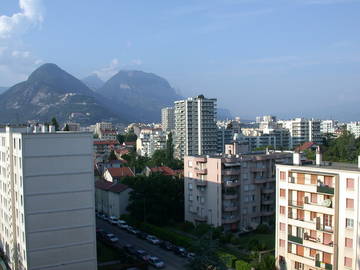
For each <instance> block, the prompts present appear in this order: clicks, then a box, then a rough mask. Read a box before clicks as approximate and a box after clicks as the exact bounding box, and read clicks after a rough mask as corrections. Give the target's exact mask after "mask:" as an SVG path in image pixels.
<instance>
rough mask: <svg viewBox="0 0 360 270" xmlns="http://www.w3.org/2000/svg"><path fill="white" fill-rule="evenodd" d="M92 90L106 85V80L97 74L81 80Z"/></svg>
mask: <svg viewBox="0 0 360 270" xmlns="http://www.w3.org/2000/svg"><path fill="white" fill-rule="evenodd" d="M81 81H82V82H83V83H84V84H86V85H87V87H89V88H90V89H91V90H93V91H96V90H97V89H99V88H101V87H102V86H103V85H104V82H103V81H102V80H101V79H100V78H99V76H98V75H96V74H91V75H89V76H87V77H85V78H83V79H82V80H81Z"/></svg>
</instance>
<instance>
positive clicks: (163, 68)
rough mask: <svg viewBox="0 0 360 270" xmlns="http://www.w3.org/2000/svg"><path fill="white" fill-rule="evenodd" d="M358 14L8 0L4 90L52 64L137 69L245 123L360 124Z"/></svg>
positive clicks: (218, 2)
mask: <svg viewBox="0 0 360 270" xmlns="http://www.w3.org/2000/svg"><path fill="white" fill-rule="evenodd" d="M20 7H22V8H20ZM14 14H17V15H14ZM359 14H360V0H266V1H262V0H213V1H211V0H193V1H177V0H171V1H165V0H164V1H149V0H142V1H135V0H129V1H127V0H121V1H118V0H101V1H89V0H76V1H74V0H20V1H17V0H1V5H0V15H2V16H1V17H0V86H1V85H4V86H9V85H12V84H14V83H16V82H19V81H21V80H23V79H25V78H26V76H27V75H28V74H29V73H30V72H31V71H32V70H33V69H35V68H36V67H37V66H39V65H40V64H41V63H46V62H53V63H56V64H58V65H59V66H60V67H62V68H63V69H65V70H67V71H68V72H70V73H72V74H74V75H75V76H77V77H79V78H82V77H84V76H86V75H88V74H91V73H93V72H96V73H97V74H99V75H100V76H101V77H102V78H104V79H106V78H108V77H109V76H111V75H112V74H114V73H115V72H116V71H117V70H119V69H138V70H143V71H146V72H153V73H156V74H158V75H160V76H163V77H164V78H166V79H167V80H168V81H169V82H170V84H171V85H172V86H173V87H174V88H176V89H178V91H180V92H181V94H182V95H184V96H192V95H196V94H199V93H204V94H205V95H206V96H209V97H215V98H218V103H219V106H221V107H224V108H228V109H230V110H231V111H232V112H233V114H234V115H239V116H240V117H242V118H245V119H249V118H254V117H255V116H256V115H261V114H275V115H278V116H279V117H283V118H289V117H294V116H304V117H309V116H314V117H319V118H339V119H341V120H356V119H357V120H360V114H359V112H360V109H358V107H359V106H358V104H359V102H360V15H359Z"/></svg>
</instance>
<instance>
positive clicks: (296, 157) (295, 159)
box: [293, 152, 301, 166]
mask: <svg viewBox="0 0 360 270" xmlns="http://www.w3.org/2000/svg"><path fill="white" fill-rule="evenodd" d="M293 164H294V165H298V166H300V165H301V157H300V153H299V152H294V153H293Z"/></svg>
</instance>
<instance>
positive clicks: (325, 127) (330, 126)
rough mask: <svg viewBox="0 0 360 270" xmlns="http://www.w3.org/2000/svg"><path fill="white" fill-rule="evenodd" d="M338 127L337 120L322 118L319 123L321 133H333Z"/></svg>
mask: <svg viewBox="0 0 360 270" xmlns="http://www.w3.org/2000/svg"><path fill="white" fill-rule="evenodd" d="M337 128H338V121H336V120H322V121H321V124H320V132H321V133H322V134H328V133H330V134H334V133H335V131H336V130H337Z"/></svg>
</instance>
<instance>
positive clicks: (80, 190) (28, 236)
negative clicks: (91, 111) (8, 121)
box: [0, 132, 97, 270]
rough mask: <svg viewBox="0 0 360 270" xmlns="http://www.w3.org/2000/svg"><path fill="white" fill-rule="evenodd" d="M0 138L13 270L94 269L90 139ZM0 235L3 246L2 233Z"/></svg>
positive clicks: (67, 135)
mask: <svg viewBox="0 0 360 270" xmlns="http://www.w3.org/2000/svg"><path fill="white" fill-rule="evenodd" d="M0 137H6V138H8V144H7V147H9V148H7V147H6V149H7V154H8V159H7V163H8V164H7V171H8V172H9V174H8V180H10V182H11V186H12V187H11V189H10V190H11V191H12V194H11V196H10V197H8V201H9V202H10V201H11V202H12V204H13V211H12V212H13V215H12V217H11V218H10V220H8V223H11V225H10V227H12V232H13V233H12V237H9V238H8V241H7V243H8V244H9V246H14V243H16V242H19V244H20V245H19V248H18V249H17V250H18V252H17V254H16V257H17V258H18V259H20V260H21V262H22V265H23V266H21V265H17V266H14V267H15V268H16V269H45V268H49V269H50V268H51V269H59V270H60V269H79V270H80V269H97V262H96V239H95V217H94V210H95V209H94V180H93V177H94V176H93V167H92V135H91V134H89V133H68V132H67V133H37V134H34V133H22V134H21V133H14V134H12V135H11V134H10V133H0ZM10 139H11V140H10ZM14 139H15V140H14ZM19 140H21V149H20V147H19ZM10 141H11V142H12V144H11V143H9V142H10ZM14 142H15V143H16V145H15V147H14ZM10 149H14V150H13V151H9V150H10ZM3 150H4V149H3ZM3 150H2V152H3ZM20 158H21V162H19V159H20ZM9 160H12V162H9ZM15 160H17V161H15ZM15 162H16V164H15ZM20 164H21V165H20ZM3 181H4V179H3ZM11 220H12V221H11ZM5 234H6V233H5ZM0 235H1V236H0V239H1V242H2V244H3V242H4V240H3V238H4V237H3V232H1V233H0ZM5 242H6V240H5ZM5 249H6V248H5ZM14 250H15V249H14ZM12 255H13V254H12ZM11 257H12V256H10V258H11Z"/></svg>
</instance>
